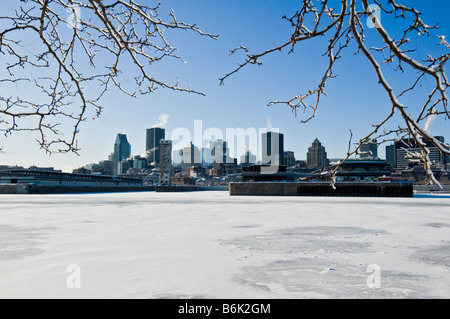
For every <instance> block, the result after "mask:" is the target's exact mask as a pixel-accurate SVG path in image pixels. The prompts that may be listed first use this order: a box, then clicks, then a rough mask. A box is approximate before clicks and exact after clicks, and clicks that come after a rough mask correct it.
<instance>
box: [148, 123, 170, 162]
mask: <svg viewBox="0 0 450 319" xmlns="http://www.w3.org/2000/svg"><path fill="white" fill-rule="evenodd" d="M165 138H166V130H165V129H163V128H159V127H154V128H150V129H147V136H146V152H147V158H148V161H149V163H154V164H155V165H158V164H159V159H160V153H159V144H160V141H161V140H165Z"/></svg>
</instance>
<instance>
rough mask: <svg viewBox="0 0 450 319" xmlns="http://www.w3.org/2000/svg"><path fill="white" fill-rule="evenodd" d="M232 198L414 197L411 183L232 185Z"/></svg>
mask: <svg viewBox="0 0 450 319" xmlns="http://www.w3.org/2000/svg"><path fill="white" fill-rule="evenodd" d="M230 195H231V196H340V197H413V185H412V184H411V183H382V182H373V183H353V182H351V183H337V184H336V189H332V188H331V186H330V183H329V182H317V183H316V182H314V183H309V182H308V183H277V182H267V183H231V184H230Z"/></svg>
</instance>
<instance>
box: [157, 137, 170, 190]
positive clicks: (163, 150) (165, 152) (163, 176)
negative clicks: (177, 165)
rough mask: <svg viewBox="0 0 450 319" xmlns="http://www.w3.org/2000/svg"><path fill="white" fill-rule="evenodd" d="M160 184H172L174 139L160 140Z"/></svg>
mask: <svg viewBox="0 0 450 319" xmlns="http://www.w3.org/2000/svg"><path fill="white" fill-rule="evenodd" d="M159 156H160V158H159V170H160V175H159V176H160V177H159V184H160V185H170V184H171V179H172V141H170V140H160V141H159Z"/></svg>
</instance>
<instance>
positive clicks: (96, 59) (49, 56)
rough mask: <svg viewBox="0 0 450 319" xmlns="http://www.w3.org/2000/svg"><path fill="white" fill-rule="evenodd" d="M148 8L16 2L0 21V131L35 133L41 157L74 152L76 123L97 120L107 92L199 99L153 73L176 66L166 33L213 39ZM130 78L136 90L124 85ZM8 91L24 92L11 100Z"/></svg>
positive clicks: (122, 0) (126, 3)
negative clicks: (170, 93)
mask: <svg viewBox="0 0 450 319" xmlns="http://www.w3.org/2000/svg"><path fill="white" fill-rule="evenodd" d="M152 2H153V1H146V2H145V3H146V4H139V3H137V1H135V0H117V1H106V0H86V1H75V0H28V1H24V0H21V1H20V4H19V5H18V6H17V9H16V10H15V12H13V13H11V14H9V15H7V16H2V17H0V54H1V55H3V57H2V63H3V66H4V69H5V70H6V71H7V76H3V77H2V78H1V79H0V87H1V91H0V92H1V93H0V131H2V132H4V134H5V135H10V134H11V133H14V132H18V131H36V132H39V135H40V138H39V140H38V142H39V144H40V146H41V148H43V149H44V150H45V151H47V152H62V153H65V152H75V153H77V152H78V151H79V148H78V145H77V135H78V133H79V129H80V125H81V123H82V122H84V121H86V118H87V116H90V115H88V114H89V113H90V112H94V113H95V116H99V115H100V114H101V112H102V110H103V106H102V105H101V103H100V100H101V98H102V97H103V96H104V95H105V93H106V92H107V91H108V90H109V89H110V88H113V87H115V88H117V89H118V90H120V91H121V92H122V93H124V94H127V95H129V96H131V97H136V96H137V95H138V94H148V93H151V92H153V91H154V90H156V89H157V88H166V89H170V90H174V91H181V92H188V93H194V94H201V95H204V93H202V92H200V91H197V90H194V89H191V88H184V87H180V86H179V84H178V82H177V81H175V83H174V84H170V83H168V82H166V81H164V80H161V79H158V78H156V77H155V76H154V75H152V74H151V66H152V65H153V64H155V63H157V62H159V61H161V60H164V59H168V58H173V59H179V60H181V57H180V56H179V55H178V54H177V52H178V49H177V48H175V47H173V46H172V45H171V44H170V43H169V42H168V40H167V37H166V34H165V33H166V31H171V30H179V31H190V32H193V33H196V34H199V35H201V36H206V37H209V38H212V39H217V36H216V35H213V34H210V33H206V32H203V31H201V30H200V29H199V28H198V27H197V26H196V25H195V24H188V23H185V22H181V21H179V20H178V19H177V18H176V17H175V13H174V12H173V11H171V12H170V13H169V14H168V15H167V18H165V19H162V18H161V17H160V15H161V12H162V10H161V5H160V3H155V4H154V5H152V4H151V3H152ZM27 39H32V41H30V40H27ZM30 42H34V43H33V44H28V43H30ZM133 68H134V70H133ZM125 70H126V71H125ZM129 74H131V75H133V74H134V84H131V85H130V84H129V82H128V81H127V80H126V78H125V76H126V75H129ZM10 88H15V89H17V88H19V89H22V90H23V91H26V92H25V93H24V94H23V95H21V96H20V97H15V96H9V95H8V91H9V89H10ZM25 119H28V120H27V121H25ZM62 121H64V122H68V123H71V124H70V126H71V127H72V129H71V133H70V134H68V135H67V134H64V132H63V131H64V128H67V127H68V125H67V124H66V123H65V124H64V125H60V124H61V122H62ZM28 123H32V124H28Z"/></svg>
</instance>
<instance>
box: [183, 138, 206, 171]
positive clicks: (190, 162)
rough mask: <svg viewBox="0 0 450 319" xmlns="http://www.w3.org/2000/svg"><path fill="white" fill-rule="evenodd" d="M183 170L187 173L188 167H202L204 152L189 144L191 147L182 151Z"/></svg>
mask: <svg viewBox="0 0 450 319" xmlns="http://www.w3.org/2000/svg"><path fill="white" fill-rule="evenodd" d="M180 155H181V170H182V171H187V169H188V167H191V166H197V165H200V166H201V165H202V152H201V151H200V150H199V148H198V147H197V146H195V145H194V144H192V142H191V143H190V144H189V146H187V147H185V148H183V150H180Z"/></svg>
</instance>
